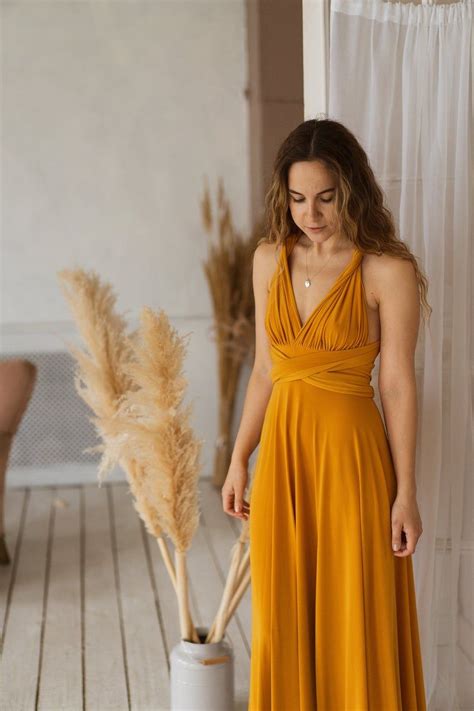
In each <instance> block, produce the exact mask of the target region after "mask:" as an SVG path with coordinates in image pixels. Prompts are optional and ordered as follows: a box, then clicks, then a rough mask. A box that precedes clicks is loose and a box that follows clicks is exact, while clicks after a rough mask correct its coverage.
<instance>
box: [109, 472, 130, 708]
mask: <svg viewBox="0 0 474 711" xmlns="http://www.w3.org/2000/svg"><path fill="white" fill-rule="evenodd" d="M106 490H107V504H108V509H109V530H110V539H111V545H112V559H113V567H114V577H115V592H116V597H117V607H118V613H119V625H120V637H121V640H122V658H123V667H124V674H125V686H126V689H127V703H128V711H130V710H131V699H130V679H129V673H128V662H127V645H126V640H125V628H124V623H123V608H122V597H121V591H120V571H119V567H118V554H117V538H116V534H115V516H114V504H113V500H112V485H111V484H106Z"/></svg>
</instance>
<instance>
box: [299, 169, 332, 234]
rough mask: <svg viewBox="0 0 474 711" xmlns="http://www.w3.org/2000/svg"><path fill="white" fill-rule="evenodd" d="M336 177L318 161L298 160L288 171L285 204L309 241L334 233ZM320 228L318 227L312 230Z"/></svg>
mask: <svg viewBox="0 0 474 711" xmlns="http://www.w3.org/2000/svg"><path fill="white" fill-rule="evenodd" d="M336 190H337V187H336V180H335V178H334V177H333V176H332V175H331V173H330V172H329V171H328V170H327V168H325V167H324V165H323V164H322V163H320V162H319V161H316V160H315V161H298V162H297V163H292V165H291V166H290V169H289V171H288V193H289V196H288V204H289V207H290V212H291V216H292V218H293V220H294V221H295V224H296V225H297V226H298V227H299V228H300V229H301V230H302V231H303V232H304V234H305V235H306V236H307V237H308V238H309V239H310V240H312V241H313V242H319V243H321V242H325V241H326V240H327V239H329V238H330V237H332V236H333V235H336V239H337V234H338V231H337V229H338V228H337V221H336V210H335V202H336ZM314 228H320V229H314Z"/></svg>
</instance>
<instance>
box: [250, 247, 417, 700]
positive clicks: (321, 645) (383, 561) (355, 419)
mask: <svg viewBox="0 0 474 711" xmlns="http://www.w3.org/2000/svg"><path fill="white" fill-rule="evenodd" d="M295 239H296V237H295V236H294V235H292V236H290V237H289V238H288V239H287V241H286V243H285V245H283V248H282V249H281V252H280V255H279V259H278V268H277V269H276V271H275V274H274V276H273V278H272V282H271V284H270V292H269V295H268V303H267V310H266V314H265V328H266V332H267V335H268V340H269V344H270V351H271V358H272V372H271V378H272V382H273V388H272V392H271V395H270V399H269V402H268V405H267V408H266V411H265V417H264V420H263V425H262V430H261V436H260V445H259V449H258V455H257V459H256V462H255V469H254V472H253V478H252V485H251V489H250V492H249V496H250V517H249V533H250V565H251V579H252V641H251V668H250V695H249V705H248V709H249V711H290V710H291V711H314V710H315V709H321V711H355V710H357V711H379V709H380V711H381V710H382V709H383V711H408V710H410V711H412V710H413V711H415V709H416V711H425V710H426V702H425V692H424V682H423V670H422V663H421V652H420V642H419V637H418V622H417V611H416V602H415V589H414V576H413V568H412V559H411V556H408V557H403V558H399V557H396V556H395V555H394V554H393V552H392V549H391V506H392V504H393V501H394V499H395V497H396V490H397V482H396V476H395V469H394V464H393V459H392V456H391V451H390V447H389V443H388V438H387V433H386V430H385V427H384V423H383V420H382V416H381V414H380V411H379V409H378V408H377V406H376V404H375V402H374V398H373V395H374V390H373V387H372V385H371V382H370V380H371V371H372V369H373V366H374V361H375V358H376V357H377V355H378V353H379V350H380V341H379V340H377V341H373V342H371V343H368V319H367V310H366V308H367V305H366V302H365V293H364V287H363V284H362V275H361V269H360V265H361V260H362V256H363V255H362V253H361V252H360V251H359V250H358V249H355V251H354V253H353V255H352V259H351V260H350V262H349V263H348V265H347V266H346V268H345V269H344V270H343V271H342V272H341V273H340V275H339V277H338V278H337V279H336V281H335V282H334V283H333V285H332V287H331V288H330V290H329V291H328V293H327V294H326V295H325V296H324V298H323V299H322V300H321V302H320V303H319V304H318V305H317V306H316V308H315V309H314V310H313V311H312V313H311V314H310V316H309V318H308V319H307V320H306V322H305V323H304V324H302V323H301V319H300V316H299V314H298V309H297V305H296V300H295V295H294V291H293V286H292V283H291V278H290V271H289V267H288V255H289V254H290V253H291V249H292V248H293V246H294V243H295Z"/></svg>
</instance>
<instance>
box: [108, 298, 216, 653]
mask: <svg viewBox="0 0 474 711" xmlns="http://www.w3.org/2000/svg"><path fill="white" fill-rule="evenodd" d="M140 321H141V326H140V329H139V332H138V335H137V337H136V338H135V340H134V342H133V343H130V347H131V350H132V352H133V358H132V359H131V360H130V362H129V363H128V364H127V366H126V370H127V373H128V375H129V376H130V378H131V379H132V381H133V382H134V384H135V385H136V389H135V390H133V391H128V392H127V393H125V394H124V397H123V399H122V401H121V403H120V405H119V408H118V412H117V414H116V416H115V417H114V418H113V419H112V420H111V421H109V422H108V423H107V431H108V432H109V435H110V434H112V437H111V440H110V443H109V452H110V456H111V457H112V459H116V460H119V459H125V460H129V459H131V458H132V457H133V458H134V459H136V460H137V461H138V462H139V463H140V467H141V468H142V470H143V471H144V472H145V477H144V485H143V486H144V492H145V498H146V501H147V503H148V504H149V506H150V507H151V509H152V510H153V511H154V512H156V516H157V518H158V520H159V522H160V526H161V528H162V529H163V531H164V532H165V533H166V535H167V536H168V537H169V538H170V539H171V540H172V542H173V544H174V546H175V554H174V555H175V570H176V589H177V594H178V606H179V615H180V626H181V635H182V638H183V639H193V638H194V641H196V642H198V641H199V638H198V637H197V634H196V631H195V629H194V626H193V625H192V622H191V614H190V610H189V602H188V577H187V572H186V552H187V551H188V550H189V548H190V546H191V542H192V538H193V536H194V534H195V532H196V529H197V527H198V525H199V515H200V514H199V506H198V488H197V483H198V479H199V472H200V468H201V467H200V462H199V455H200V451H201V446H202V441H201V440H197V439H196V438H195V436H194V433H193V430H192V427H191V426H190V424H189V419H190V415H191V409H192V406H191V405H190V404H189V405H187V406H184V405H183V404H182V400H183V396H184V393H185V391H186V386H187V381H186V379H185V378H184V376H183V375H182V368H183V361H184V356H185V352H186V344H185V339H184V337H182V336H180V335H179V334H178V332H177V331H176V330H175V329H174V328H172V326H171V324H170V322H169V320H168V318H167V316H166V314H165V312H164V311H163V310H160V311H159V312H158V313H154V312H153V311H152V310H151V309H149V308H144V309H142V312H141V316H140ZM145 516H147V514H146V513H145ZM149 530H150V529H149Z"/></svg>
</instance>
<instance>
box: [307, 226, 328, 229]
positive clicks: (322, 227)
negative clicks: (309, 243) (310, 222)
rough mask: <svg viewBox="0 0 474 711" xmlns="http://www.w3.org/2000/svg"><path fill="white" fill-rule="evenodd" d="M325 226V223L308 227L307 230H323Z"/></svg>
mask: <svg viewBox="0 0 474 711" xmlns="http://www.w3.org/2000/svg"><path fill="white" fill-rule="evenodd" d="M325 227H326V225H322V226H321V227H308V229H309V230H323V229H324V228H325Z"/></svg>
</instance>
